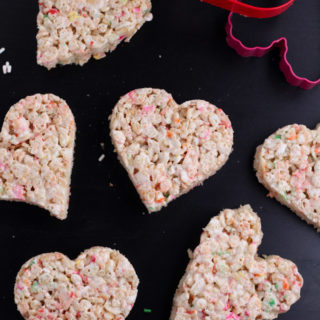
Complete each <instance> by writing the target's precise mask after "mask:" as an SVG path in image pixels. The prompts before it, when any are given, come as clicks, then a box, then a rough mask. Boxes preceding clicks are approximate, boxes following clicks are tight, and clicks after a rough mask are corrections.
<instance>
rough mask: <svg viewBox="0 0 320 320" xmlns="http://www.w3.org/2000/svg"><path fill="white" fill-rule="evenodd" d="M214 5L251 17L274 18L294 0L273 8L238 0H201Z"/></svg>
mask: <svg viewBox="0 0 320 320" xmlns="http://www.w3.org/2000/svg"><path fill="white" fill-rule="evenodd" d="M201 1H202V2H206V3H209V4H211V5H213V6H216V7H219V8H222V9H226V10H229V11H231V12H234V13H238V14H241V15H243V16H247V17H250V18H259V19H262V18H272V17H275V16H278V15H279V14H281V13H283V12H285V11H286V10H288V9H289V7H291V6H292V5H293V2H294V0H289V1H287V2H286V3H284V4H282V5H280V6H277V7H271V8H261V7H255V6H251V5H249V4H246V3H243V2H240V1H238V0H201Z"/></svg>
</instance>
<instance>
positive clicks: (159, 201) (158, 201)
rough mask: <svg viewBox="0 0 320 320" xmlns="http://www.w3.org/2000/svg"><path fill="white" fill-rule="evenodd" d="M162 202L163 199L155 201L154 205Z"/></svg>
mask: <svg viewBox="0 0 320 320" xmlns="http://www.w3.org/2000/svg"><path fill="white" fill-rule="evenodd" d="M162 201H164V198H161V199H158V200H156V203H161V202H162Z"/></svg>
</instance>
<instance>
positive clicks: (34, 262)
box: [14, 247, 139, 320]
mask: <svg viewBox="0 0 320 320" xmlns="http://www.w3.org/2000/svg"><path fill="white" fill-rule="evenodd" d="M138 284H139V279H138V277H137V275H136V273H135V270H134V268H133V266H132V265H131V264H130V262H129V261H128V259H127V258H126V257H125V256H123V255H122V254H120V253H119V252H118V251H115V250H111V249H109V248H103V247H94V248H91V249H88V250H86V251H84V252H83V253H82V254H80V256H79V257H78V258H77V259H76V260H70V259H69V258H68V257H66V256H65V255H63V254H61V253H57V252H55V253H46V254H41V255H39V256H37V257H35V258H32V259H30V260H29V261H28V262H26V263H25V264H24V265H23V266H22V268H21V270H20V271H19V273H18V275H17V279H16V283H15V287H14V295H15V302H16V304H17V307H18V310H19V311H20V313H21V314H22V316H23V317H24V318H25V319H27V320H36V319H46V320H55V319H57V320H124V319H125V318H126V317H127V316H128V314H129V313H130V311H131V309H132V307H133V305H134V303H135V300H136V297H137V293H138V289H137V288H138Z"/></svg>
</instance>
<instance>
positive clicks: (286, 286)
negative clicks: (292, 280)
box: [282, 279, 289, 290]
mask: <svg viewBox="0 0 320 320" xmlns="http://www.w3.org/2000/svg"><path fill="white" fill-rule="evenodd" d="M282 287H283V289H284V290H288V289H289V284H288V281H287V279H284V280H283V281H282Z"/></svg>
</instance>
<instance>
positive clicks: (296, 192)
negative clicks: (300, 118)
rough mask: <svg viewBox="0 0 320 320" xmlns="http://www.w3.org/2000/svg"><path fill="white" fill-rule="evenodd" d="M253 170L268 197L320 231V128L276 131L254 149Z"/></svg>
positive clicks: (297, 126) (298, 126)
mask: <svg viewBox="0 0 320 320" xmlns="http://www.w3.org/2000/svg"><path fill="white" fill-rule="evenodd" d="M254 168H255V169H256V171H257V177H258V179H259V181H260V182H261V183H262V184H263V185H264V186H265V187H266V188H267V189H268V190H269V191H270V196H271V197H275V198H276V199H277V200H278V201H280V202H281V203H282V204H284V205H285V206H287V207H289V208H290V209H291V210H292V211H294V212H295V213H296V214H297V215H298V216H299V217H300V218H302V219H304V220H305V221H307V222H308V223H310V224H312V225H313V226H314V227H315V228H317V230H318V231H320V128H317V129H316V130H309V129H308V128H307V127H305V126H303V125H298V124H293V125H289V126H286V127H284V128H282V129H279V130H278V131H276V132H275V133H274V134H272V135H271V136H270V137H269V138H267V139H266V140H265V142H264V143H263V144H262V145H261V146H259V147H258V148H257V152H256V155H255V161H254Z"/></svg>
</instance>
